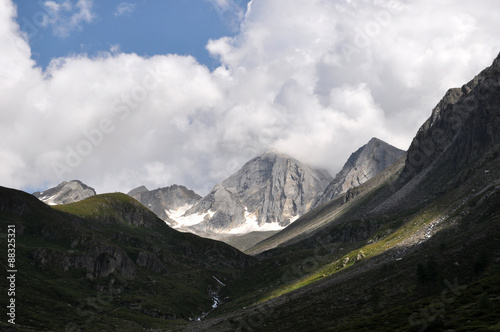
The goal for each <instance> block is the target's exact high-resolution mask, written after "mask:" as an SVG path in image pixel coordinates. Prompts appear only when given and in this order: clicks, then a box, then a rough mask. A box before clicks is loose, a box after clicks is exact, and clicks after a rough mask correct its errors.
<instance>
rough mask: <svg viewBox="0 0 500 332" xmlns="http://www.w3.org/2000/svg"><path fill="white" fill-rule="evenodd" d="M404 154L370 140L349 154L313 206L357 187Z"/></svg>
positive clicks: (392, 147)
mask: <svg viewBox="0 0 500 332" xmlns="http://www.w3.org/2000/svg"><path fill="white" fill-rule="evenodd" d="M404 153H405V152H404V151H403V150H400V149H398V148H396V147H394V146H392V145H390V144H387V143H386V142H384V141H382V140H379V139H378V138H372V139H371V140H370V141H369V142H368V143H367V144H365V145H363V146H362V147H361V148H359V149H358V150H357V151H356V152H354V153H353V154H351V156H350V157H349V159H348V160H347V162H346V163H345V164H344V167H343V168H342V170H341V171H340V172H339V173H338V174H337V175H336V176H335V178H334V179H333V181H332V182H331V183H330V184H329V185H328V187H327V188H326V189H325V191H324V192H323V194H322V195H321V196H320V197H318V199H317V200H316V202H315V206H316V205H319V204H322V203H324V202H327V201H329V200H331V199H333V198H335V197H336V196H338V195H340V194H342V193H345V192H347V191H348V190H349V189H352V188H354V187H357V186H359V185H360V184H362V183H364V182H366V181H368V180H369V179H371V178H373V177H374V176H376V175H377V174H379V173H381V172H382V171H383V170H385V169H386V168H387V167H389V166H390V165H392V164H393V163H394V162H395V161H396V160H398V159H399V158H400V157H401V156H402V155H403V154H404Z"/></svg>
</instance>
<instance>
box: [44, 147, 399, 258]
mask: <svg viewBox="0 0 500 332" xmlns="http://www.w3.org/2000/svg"><path fill="white" fill-rule="evenodd" d="M403 153H404V152H403V151H401V150H399V149H397V148H395V147H393V146H391V145H389V144H387V143H385V142H383V141H381V140H379V139H377V138H372V139H371V140H370V141H369V142H368V143H367V144H366V145H364V146H362V147H361V148H359V149H358V150H357V151H356V152H354V153H353V154H352V155H351V157H350V158H349V159H348V160H347V162H346V164H345V165H344V167H343V169H342V170H341V172H339V173H338V174H337V176H336V177H335V179H332V177H331V176H330V174H329V173H328V171H326V170H324V169H317V168H313V167H310V166H309V165H306V164H304V163H302V162H300V161H298V160H296V159H294V158H292V157H290V156H288V155H285V154H282V153H279V152H275V151H268V152H266V153H264V154H262V155H259V156H257V157H255V158H253V159H252V160H250V161H248V162H247V163H245V164H244V165H243V166H242V167H241V169H239V170H238V171H237V172H235V173H234V174H232V175H231V176H230V177H229V178H227V179H225V180H224V181H222V182H221V183H219V184H217V185H215V186H214V188H213V189H212V190H211V191H210V193H209V194H208V195H206V196H205V197H201V196H199V195H198V194H196V193H195V192H194V191H192V190H189V189H187V188H186V187H184V186H179V185H171V186H169V187H164V188H158V189H155V190H151V191H149V190H148V189H147V188H146V187H145V186H139V187H137V188H135V189H132V190H131V191H130V192H129V193H128V195H129V196H131V197H133V198H135V199H136V200H138V201H139V202H140V203H142V204H143V205H144V206H146V207H147V208H149V209H150V210H151V211H153V212H154V213H155V214H156V215H157V216H158V217H159V218H160V219H162V220H164V221H165V222H166V223H167V225H169V226H171V227H174V228H176V229H178V230H180V231H183V232H191V233H194V234H197V235H200V236H203V237H207V238H213V239H217V240H222V241H225V242H227V243H230V244H232V245H234V246H236V247H237V248H240V249H246V248H248V247H249V246H251V245H253V244H255V243H257V242H259V241H261V240H264V239H265V238H267V237H269V236H271V235H273V234H275V233H276V232H277V231H280V230H282V229H284V228H285V227H286V226H288V225H290V224H291V223H293V222H294V221H295V220H297V219H298V218H299V217H300V216H301V215H304V214H305V213H306V212H308V211H309V210H310V209H311V208H313V207H314V206H316V205H318V204H320V203H322V202H325V201H328V200H330V199H332V198H333V197H336V196H338V195H339V194H340V193H343V192H345V191H346V190H347V189H349V188H354V187H356V186H358V185H359V184H361V183H363V182H365V181H366V180H368V179H370V178H372V177H373V176H375V175H377V174H378V173H380V172H381V171H383V170H384V169H385V168H387V167H388V166H390V165H391V164H392V163H393V162H394V161H395V160H396V159H397V157H399V156H401V154H403ZM83 186H85V185H83V184H82V183H81V182H79V181H71V182H69V183H66V182H63V183H61V184H60V185H58V186H57V187H55V188H51V189H48V190H46V191H44V192H43V193H41V194H40V193H38V192H37V193H34V195H35V196H36V197H38V198H40V199H41V200H42V201H44V202H46V203H47V202H48V203H49V204H64V203H70V202H76V201H79V200H81V199H83V198H86V197H89V196H90V195H89V193H88V189H87V186H85V188H84V187H83ZM92 194H93V195H95V191H93V192H92ZM57 197H63V198H64V203H60V202H62V201H61V200H60V199H54V198H57ZM47 198H49V199H50V200H49V201H47ZM250 233H251V234H250ZM246 234H249V235H248V236H245V235H246Z"/></svg>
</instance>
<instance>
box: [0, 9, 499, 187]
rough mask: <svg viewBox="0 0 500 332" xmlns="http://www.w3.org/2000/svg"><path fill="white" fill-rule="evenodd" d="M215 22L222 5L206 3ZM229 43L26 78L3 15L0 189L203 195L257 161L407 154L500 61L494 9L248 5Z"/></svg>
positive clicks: (31, 67) (75, 62) (323, 162)
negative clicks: (375, 144) (201, 55)
mask: <svg viewBox="0 0 500 332" xmlns="http://www.w3.org/2000/svg"><path fill="white" fill-rule="evenodd" d="M215 3H217V4H218V5H219V6H221V10H222V9H224V8H226V9H227V8H230V5H231V3H232V2H230V1H215ZM250 6H251V11H250V12H248V11H247V13H246V15H242V16H241V18H240V20H241V21H240V32H239V33H238V34H237V35H236V36H234V37H224V38H221V39H218V40H210V41H207V49H208V51H209V52H210V53H211V54H212V55H213V56H214V57H215V58H217V59H219V61H220V63H221V65H220V67H218V68H216V69H214V70H212V71H211V70H209V69H208V68H207V67H206V66H204V65H202V64H200V63H198V62H197V60H196V59H195V58H193V57H191V56H180V55H168V54H167V55H157V56H153V57H141V56H138V55H136V54H133V53H132V54H125V53H113V54H110V53H102V54H101V55H100V56H98V57H93V58H90V57H88V56H87V55H85V54H80V55H74V56H70V57H65V58H58V59H53V60H52V62H51V64H50V65H49V67H48V68H47V69H46V70H42V69H41V68H39V67H36V66H35V63H34V61H32V60H31V51H30V47H29V44H28V42H27V40H26V38H25V37H24V36H23V35H22V33H21V32H20V30H19V27H18V25H17V23H16V21H15V19H14V17H15V7H14V6H13V4H12V3H11V2H10V1H8V0H0V7H1V8H0V56H1V59H2V66H1V67H0V89H1V91H2V93H1V94H0V105H1V107H2V112H1V113H0V131H1V132H2V133H3V134H4V135H3V139H2V141H1V142H0V156H1V161H2V162H1V163H0V178H1V179H2V180H3V181H2V185H4V186H10V187H15V188H41V189H43V187H45V186H48V185H54V184H57V183H59V182H60V181H62V180H71V179H75V178H78V179H81V180H82V181H84V182H85V183H87V184H89V185H91V186H92V187H94V188H96V190H97V191H98V192H105V191H115V190H119V191H124V192H127V191H128V190H130V189H131V188H135V187H137V186H138V185H142V184H144V185H146V186H147V187H148V188H156V187H162V186H167V185H170V184H173V183H177V184H183V185H186V186H188V187H189V188H192V189H194V190H195V191H197V192H199V193H200V194H205V193H207V192H208V191H209V190H210V189H211V187H212V186H213V185H214V184H215V183H217V182H218V181H221V180H223V179H224V178H226V177H228V176H229V175H230V174H231V173H233V172H234V171H236V170H237V169H238V168H239V167H240V166H242V165H243V163H244V162H245V161H247V160H249V159H250V158H252V157H254V156H256V155H257V154H259V153H262V152H264V151H266V150H269V149H275V150H279V151H282V152H284V153H287V154H289V155H291V156H293V157H295V158H297V159H299V160H301V161H304V162H306V163H310V164H313V165H314V166H321V167H326V168H328V169H329V170H330V171H331V172H332V173H335V172H336V171H338V170H339V169H340V167H341V166H342V164H343V163H344V162H345V160H346V159H347V157H348V156H349V155H350V153H351V152H353V151H355V150H356V149H357V148H359V147H360V146H362V145H363V144H365V143H366V142H367V141H368V140H369V139H370V138H371V137H379V138H380V139H383V140H384V141H387V142H389V143H391V144H393V145H396V146H397V147H399V148H403V149H405V148H406V147H407V146H408V145H409V143H410V141H411V139H412V138H413V136H414V134H415V132H416V130H417V129H418V127H419V126H420V125H421V124H422V123H423V121H424V120H425V119H426V118H427V117H428V116H429V115H430V112H431V109H432V107H434V106H435V104H436V103H437V102H438V101H439V99H440V98H441V96H442V95H443V94H444V92H445V91H446V90H447V89H448V88H450V87H454V86H459V85H461V84H463V83H464V82H466V81H468V80H469V79H470V78H471V77H472V76H473V75H475V74H476V73H477V72H478V71H479V70H481V69H482V68H484V67H486V66H488V65H489V64H490V62H491V61H492V59H493V58H494V57H495V56H496V54H498V51H499V50H500V41H498V38H497V37H496V34H497V32H498V31H500V22H499V21H498V20H497V18H496V17H495V12H496V11H495V10H493V9H494V8H498V4H497V2H495V1H494V0H484V1H483V5H481V6H478V5H476V4H474V3H470V2H465V1H460V2H459V3H455V2H453V3H451V2H445V3H439V4H436V2H433V1H430V0H422V1H415V2H411V1H381V0H377V1H375V0H373V1H365V2H363V3H362V4H360V3H358V2H350V1H322V0H315V1H311V0H293V1H292V0H253V1H252V2H251V3H250V5H249V8H250Z"/></svg>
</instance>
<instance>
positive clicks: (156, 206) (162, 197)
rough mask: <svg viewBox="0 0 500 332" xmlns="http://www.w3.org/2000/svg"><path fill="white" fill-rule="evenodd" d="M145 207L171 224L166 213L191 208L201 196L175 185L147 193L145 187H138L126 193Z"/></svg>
mask: <svg viewBox="0 0 500 332" xmlns="http://www.w3.org/2000/svg"><path fill="white" fill-rule="evenodd" d="M127 195H129V196H130V197H133V198H135V199H136V200H138V201H139V202H141V203H142V205H144V206H145V207H147V208H149V209H150V210H151V211H153V212H154V213H155V214H156V215H157V216H158V217H159V218H160V219H163V220H165V221H167V220H168V221H169V222H171V221H172V220H171V219H170V218H169V217H168V214H167V211H170V210H177V209H179V208H181V207H183V206H186V205H188V206H192V205H193V204H194V203H195V202H197V201H198V200H200V199H201V196H200V195H198V194H196V193H195V192H194V191H192V190H189V189H187V188H186V187H184V186H178V185H176V184H174V185H171V186H169V187H165V188H158V189H155V190H151V191H149V190H148V189H147V188H146V187H145V186H140V187H137V188H135V189H132V190H131V191H129V192H128V194H127Z"/></svg>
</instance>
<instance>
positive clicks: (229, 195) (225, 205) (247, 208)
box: [186, 152, 332, 231]
mask: <svg viewBox="0 0 500 332" xmlns="http://www.w3.org/2000/svg"><path fill="white" fill-rule="evenodd" d="M331 179H332V178H331V176H330V174H328V172H327V171H326V170H319V169H313V168H311V167H309V166H307V165H305V164H303V163H301V162H300V161H298V160H295V159H293V158H291V157H289V156H286V155H284V154H280V153H276V152H266V153H264V154H262V155H260V156H258V157H256V158H254V159H252V160H250V161H249V162H247V163H246V164H245V165H244V166H243V167H242V168H241V169H240V170H239V171H237V172H236V173H234V174H233V175H231V176H230V177H229V178H227V179H226V180H224V181H223V182H221V183H220V184H218V185H216V186H215V187H214V188H213V189H212V191H211V192H210V193H209V194H208V195H207V196H206V197H205V198H203V199H202V200H201V201H200V202H198V203H197V204H195V205H194V206H193V207H192V208H191V209H190V210H188V211H187V212H186V215H190V214H194V213H197V214H200V213H207V212H208V211H212V212H215V214H214V215H213V216H212V217H211V218H207V219H206V220H205V221H203V222H202V223H200V224H198V225H196V227H195V229H196V230H212V231H227V230H230V229H233V228H236V227H239V226H241V225H243V224H244V223H245V222H246V220H247V218H252V219H254V220H256V222H257V224H258V225H260V226H262V225H264V224H266V223H278V224H279V225H280V226H282V227H284V226H287V225H289V224H290V223H291V222H292V221H293V218H294V217H297V216H299V215H302V214H304V213H306V212H307V211H308V210H309V209H310V208H311V207H312V205H313V202H314V200H315V199H316V196H317V195H318V193H321V192H323V190H324V189H325V188H326V186H327V185H328V183H330V181H331Z"/></svg>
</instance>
